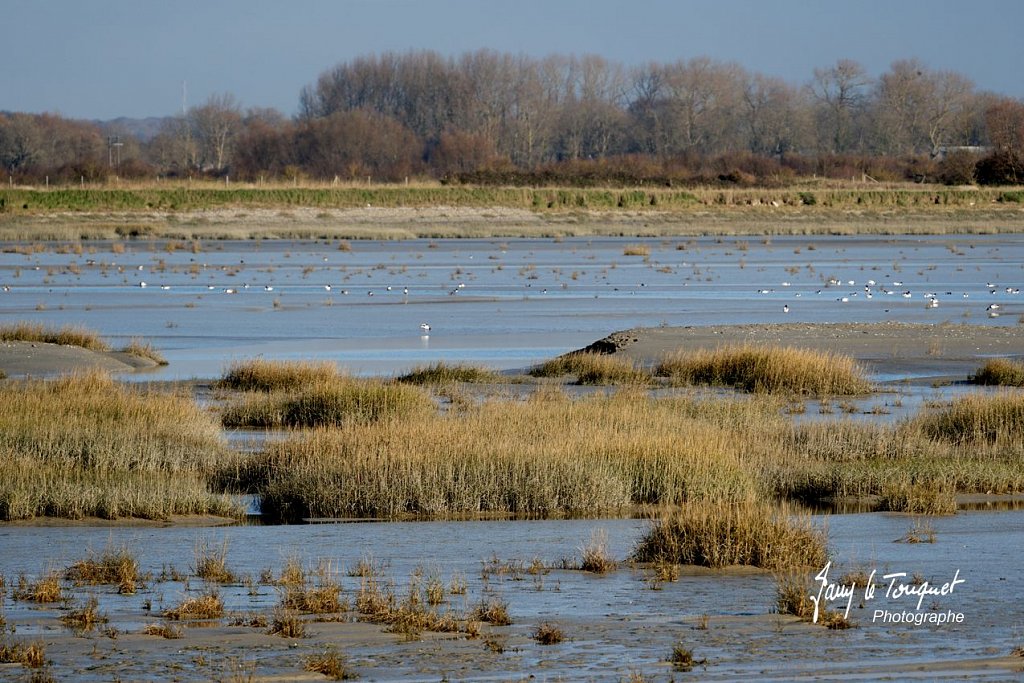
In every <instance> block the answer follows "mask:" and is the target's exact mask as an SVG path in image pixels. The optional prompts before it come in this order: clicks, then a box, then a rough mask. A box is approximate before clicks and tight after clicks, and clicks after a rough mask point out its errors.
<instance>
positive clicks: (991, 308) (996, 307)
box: [985, 304, 1000, 311]
mask: <svg viewBox="0 0 1024 683" xmlns="http://www.w3.org/2000/svg"><path fill="white" fill-rule="evenodd" d="M999 308H1000V306H999V304H989V305H988V308H986V309H985V310H986V311H998V310H999Z"/></svg>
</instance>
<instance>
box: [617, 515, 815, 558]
mask: <svg viewBox="0 0 1024 683" xmlns="http://www.w3.org/2000/svg"><path fill="white" fill-rule="evenodd" d="M827 555H828V551H827V539H826V534H825V533H824V532H823V531H822V530H820V529H816V528H815V527H814V526H813V525H812V524H811V519H810V516H809V515H806V514H800V513H797V512H795V511H792V510H789V509H787V508H786V507H777V506H772V505H767V504H764V503H754V502H743V503H731V504H729V503H712V504H700V505H695V504H690V505H686V506H684V507H683V508H681V509H680V510H679V511H677V512H675V513H672V514H670V515H669V516H668V517H666V518H664V519H662V520H660V521H658V522H656V523H655V524H654V525H653V526H652V527H651V528H650V529H649V530H648V532H647V534H646V535H645V536H644V537H643V538H642V539H641V540H640V541H639V542H638V544H637V547H636V549H635V550H634V552H633V558H634V559H635V560H637V561H639V562H656V561H661V562H666V561H667V562H672V563H678V564H696V565H702V566H707V567H727V566H729V565H734V564H738V565H750V566H754V567H762V568H764V569H773V570H776V569H783V568H788V567H802V566H820V565H822V564H824V562H825V561H826V558H827Z"/></svg>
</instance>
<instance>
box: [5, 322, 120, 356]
mask: <svg viewBox="0 0 1024 683" xmlns="http://www.w3.org/2000/svg"><path fill="white" fill-rule="evenodd" d="M0 341H5V342H9V341H23V342H35V343H39V344H60V345H62V346H79V347H81V348H83V349H89V350H90V351H100V352H106V351H110V345H109V344H107V343H106V342H105V341H103V340H102V339H100V337H99V335H97V334H96V333H95V332H93V331H91V330H87V329H85V328H84V327H73V326H65V327H61V328H59V329H58V328H52V327H47V326H46V325H43V324H42V323H30V322H19V323H14V324H10V325H0Z"/></svg>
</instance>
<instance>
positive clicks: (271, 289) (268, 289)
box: [263, 285, 274, 292]
mask: <svg viewBox="0 0 1024 683" xmlns="http://www.w3.org/2000/svg"><path fill="white" fill-rule="evenodd" d="M263 291H264V292H273V291H274V288H273V287H272V286H270V285H264V286H263Z"/></svg>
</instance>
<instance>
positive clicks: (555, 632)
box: [532, 621, 565, 645]
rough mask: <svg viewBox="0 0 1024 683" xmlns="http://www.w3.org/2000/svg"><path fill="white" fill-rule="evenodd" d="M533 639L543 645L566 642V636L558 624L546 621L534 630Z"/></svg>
mask: <svg viewBox="0 0 1024 683" xmlns="http://www.w3.org/2000/svg"><path fill="white" fill-rule="evenodd" d="M532 637H533V639H534V640H536V641H537V642H538V643H540V644H541V645H558V644H559V643H561V642H562V641H563V640H565V634H564V633H563V632H562V629H561V628H560V627H559V626H558V624H554V623H551V622H549V621H545V622H543V623H541V624H538V625H537V627H536V628H535V629H533V634H532Z"/></svg>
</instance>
